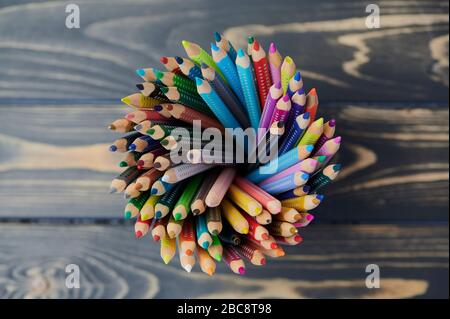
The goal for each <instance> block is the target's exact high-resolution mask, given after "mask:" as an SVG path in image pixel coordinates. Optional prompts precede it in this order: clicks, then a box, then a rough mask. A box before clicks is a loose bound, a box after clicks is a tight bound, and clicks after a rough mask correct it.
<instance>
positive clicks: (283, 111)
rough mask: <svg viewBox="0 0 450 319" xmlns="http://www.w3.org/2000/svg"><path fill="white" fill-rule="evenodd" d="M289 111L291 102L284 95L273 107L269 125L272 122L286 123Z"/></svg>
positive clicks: (287, 96)
mask: <svg viewBox="0 0 450 319" xmlns="http://www.w3.org/2000/svg"><path fill="white" fill-rule="evenodd" d="M290 110H291V100H290V99H289V95H287V94H285V95H284V96H283V97H282V98H281V99H279V100H278V102H277V104H276V105H275V110H274V112H273V114H272V118H271V119H270V124H272V123H274V122H287V119H288V116H289V112H290Z"/></svg>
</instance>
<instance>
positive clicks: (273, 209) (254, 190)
mask: <svg viewBox="0 0 450 319" xmlns="http://www.w3.org/2000/svg"><path fill="white" fill-rule="evenodd" d="M234 183H235V184H236V185H237V186H238V187H240V188H241V189H242V190H243V191H244V192H246V193H247V194H249V195H250V196H251V197H253V198H254V199H256V200H257V201H258V202H260V203H261V205H263V207H264V208H266V209H267V210H268V211H269V212H270V213H271V214H278V213H279V212H280V211H281V202H280V201H279V200H278V199H276V198H275V197H273V196H272V195H270V194H269V193H267V192H266V191H265V190H263V189H261V188H260V187H258V186H257V185H255V184H253V183H252V182H250V181H249V180H247V179H246V178H243V177H240V176H236V177H235V178H234Z"/></svg>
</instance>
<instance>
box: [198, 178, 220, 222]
mask: <svg viewBox="0 0 450 319" xmlns="http://www.w3.org/2000/svg"><path fill="white" fill-rule="evenodd" d="M217 176H218V172H217V171H212V172H211V173H209V174H206V175H205V178H204V179H203V181H202V183H201V184H200V186H199V187H198V190H197V192H196V193H195V195H194V198H193V199H192V202H191V211H192V214H193V215H200V214H203V213H204V212H205V211H206V202H205V201H206V196H207V195H208V193H209V191H210V189H211V187H212V186H213V184H214V182H215V181H216V179H217Z"/></svg>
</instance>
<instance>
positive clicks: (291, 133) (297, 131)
mask: <svg viewBox="0 0 450 319" xmlns="http://www.w3.org/2000/svg"><path fill="white" fill-rule="evenodd" d="M308 125H309V113H308V112H306V113H303V114H300V115H299V116H297V118H296V119H295V121H294V123H293V124H292V126H291V127H290V128H289V130H288V132H287V134H286V135H285V137H286V138H285V139H284V141H283V143H282V144H281V147H280V149H279V151H278V155H283V154H284V153H286V152H287V151H290V150H291V149H292V148H293V147H294V146H295V145H296V144H297V141H298V140H299V139H300V138H301V136H302V134H303V132H304V131H305V130H306V128H307V127H308Z"/></svg>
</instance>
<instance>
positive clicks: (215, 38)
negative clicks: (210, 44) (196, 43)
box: [214, 32, 222, 42]
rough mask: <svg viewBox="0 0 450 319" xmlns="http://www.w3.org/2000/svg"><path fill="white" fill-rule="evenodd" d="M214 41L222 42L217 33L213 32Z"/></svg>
mask: <svg viewBox="0 0 450 319" xmlns="http://www.w3.org/2000/svg"><path fill="white" fill-rule="evenodd" d="M214 40H216V42H220V40H222V37H221V36H220V33H219V32H214Z"/></svg>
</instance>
